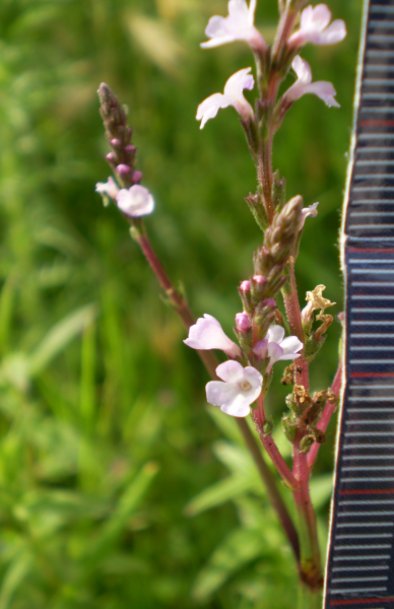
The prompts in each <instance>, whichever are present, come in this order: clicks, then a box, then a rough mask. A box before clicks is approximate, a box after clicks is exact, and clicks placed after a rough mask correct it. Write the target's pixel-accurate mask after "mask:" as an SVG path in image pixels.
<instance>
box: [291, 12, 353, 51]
mask: <svg viewBox="0 0 394 609" xmlns="http://www.w3.org/2000/svg"><path fill="white" fill-rule="evenodd" d="M330 21H331V11H330V9H329V8H328V6H326V5H325V4H317V5H316V6H315V7H313V6H307V7H306V8H305V9H304V10H303V11H302V13H301V20H300V28H299V29H298V30H297V31H296V32H294V34H292V35H291V36H290V38H289V45H290V46H291V47H293V48H297V49H298V48H300V47H301V46H303V45H304V44H307V43H308V42H312V43H313V44H318V45H328V44H336V43H337V42H341V40H343V39H344V38H345V36H346V25H345V22H344V21H343V20H342V19H336V20H335V21H333V22H332V23H330Z"/></svg>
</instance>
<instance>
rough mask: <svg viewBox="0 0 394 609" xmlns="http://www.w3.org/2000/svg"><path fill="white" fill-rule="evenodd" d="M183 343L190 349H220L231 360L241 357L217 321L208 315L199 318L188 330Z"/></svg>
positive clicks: (237, 348)
mask: <svg viewBox="0 0 394 609" xmlns="http://www.w3.org/2000/svg"><path fill="white" fill-rule="evenodd" d="M183 342H184V343H185V345H187V346H188V347H191V348H192V349H198V350H205V349H220V350H221V351H224V353H226V355H228V356H229V357H232V358H235V357H239V356H240V355H241V351H240V348H239V347H238V345H236V344H235V343H234V341H232V340H231V338H229V337H228V336H227V334H225V332H224V330H223V328H222V326H221V325H220V323H219V322H218V320H217V319H215V317H213V316H212V315H208V313H205V315H204V316H203V317H199V318H198V319H197V321H196V323H195V324H194V325H192V326H191V327H190V328H189V336H188V338H186V339H185V340H184V341H183Z"/></svg>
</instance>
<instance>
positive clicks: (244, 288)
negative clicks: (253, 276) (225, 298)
mask: <svg viewBox="0 0 394 609" xmlns="http://www.w3.org/2000/svg"><path fill="white" fill-rule="evenodd" d="M251 287H252V284H251V282H250V281H249V279H244V281H241V284H240V286H239V291H240V292H241V294H249V293H250V289H251Z"/></svg>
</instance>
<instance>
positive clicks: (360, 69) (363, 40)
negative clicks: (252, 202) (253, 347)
mask: <svg viewBox="0 0 394 609" xmlns="http://www.w3.org/2000/svg"><path fill="white" fill-rule="evenodd" d="M372 1H373V0H363V8H362V20H361V25H360V44H359V50H358V56H357V57H358V60H357V71H356V79H355V94H354V103H353V125H352V136H351V140H350V147H349V151H350V155H349V162H348V167H347V172H346V182H345V190H344V196H343V206H342V219H341V228H340V243H339V245H340V269H341V271H342V275H343V280H344V311H345V317H344V320H343V326H344V327H343V332H342V342H343V345H342V354H341V361H342V370H343V382H342V387H341V394H340V398H339V416H338V420H337V429H336V440H335V447H334V450H335V453H334V464H335V467H334V472H333V491H332V494H331V501H330V512H329V521H328V531H329V535H328V539H327V546H326V561H325V573H324V586H323V598H322V601H323V605H322V609H326V602H327V593H328V592H329V590H328V573H329V571H328V569H329V558H330V552H331V546H332V540H333V537H332V531H333V524H334V508H335V498H336V492H335V491H336V484H337V474H338V469H339V468H338V463H339V450H340V439H341V430H342V427H343V420H344V413H345V409H344V402H345V393H346V388H347V365H346V355H347V347H348V328H347V315H346V312H347V310H348V298H347V294H348V274H347V269H346V247H347V242H348V235H347V234H346V231H345V229H346V220H347V216H348V209H349V205H350V193H351V186H352V179H353V174H354V167H355V156H356V155H355V153H356V149H357V143H358V133H357V126H358V121H359V115H360V106H361V89H362V80H363V75H364V70H365V65H364V59H365V53H366V47H367V30H368V21H369V10H370V6H371V2H372ZM345 379H346V381H345Z"/></svg>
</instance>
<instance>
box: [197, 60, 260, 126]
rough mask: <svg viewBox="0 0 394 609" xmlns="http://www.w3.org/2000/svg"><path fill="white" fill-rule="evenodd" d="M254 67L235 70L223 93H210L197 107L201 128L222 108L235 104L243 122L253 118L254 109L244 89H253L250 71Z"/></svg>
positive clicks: (234, 106)
mask: <svg viewBox="0 0 394 609" xmlns="http://www.w3.org/2000/svg"><path fill="white" fill-rule="evenodd" d="M251 70H252V68H243V69H242V70H239V71H238V72H235V74H233V75H232V76H230V78H229V79H228V80H227V82H226V84H225V87H224V91H223V93H214V94H213V95H210V96H209V97H207V98H206V99H204V101H202V102H201V104H200V105H199V106H198V108H197V114H196V119H197V120H198V121H201V125H200V129H203V128H204V126H205V124H206V123H207V121H209V120H210V119H211V118H215V116H216V115H217V113H218V112H219V110H220V109H221V108H228V107H229V106H233V108H235V109H236V111H237V112H238V114H239V115H240V117H241V120H242V121H243V122H248V121H249V120H251V119H252V118H253V109H252V106H251V105H250V104H249V102H248V101H247V100H246V99H245V97H244V95H243V91H244V89H249V90H251V89H253V87H254V78H253V76H252V74H251V73H250V72H251Z"/></svg>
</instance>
